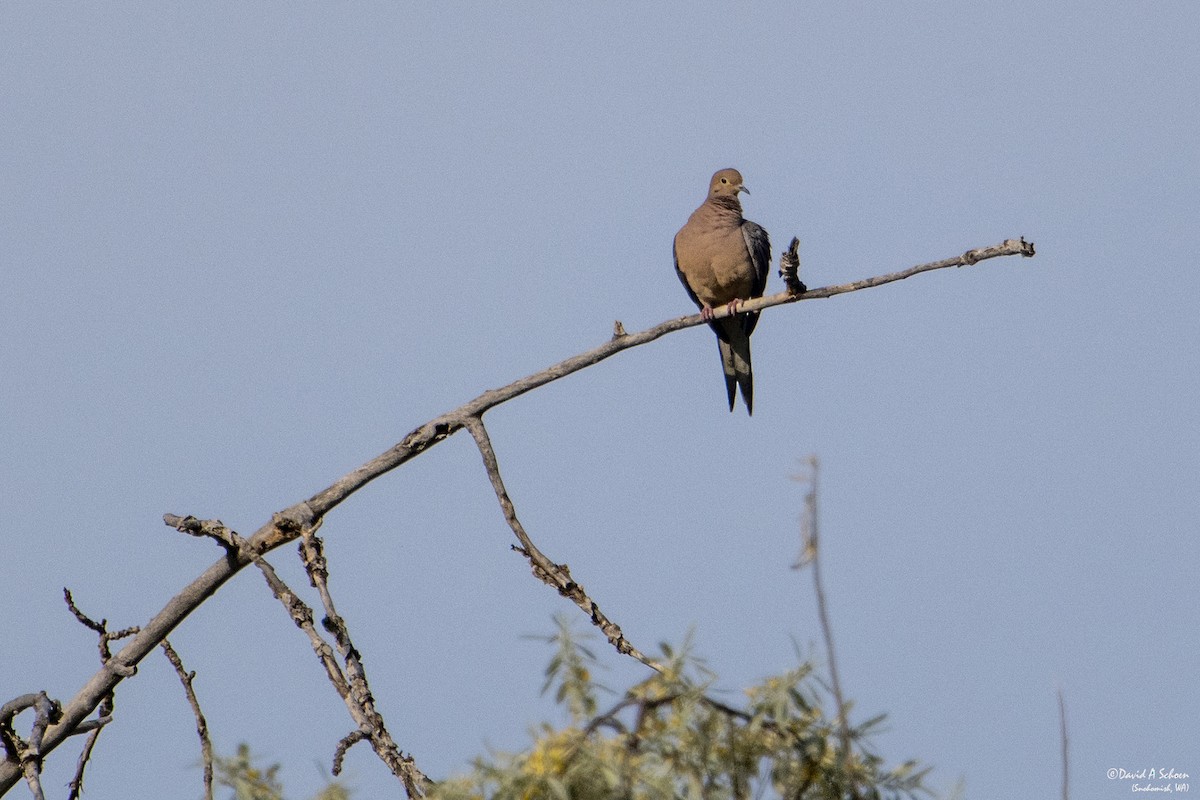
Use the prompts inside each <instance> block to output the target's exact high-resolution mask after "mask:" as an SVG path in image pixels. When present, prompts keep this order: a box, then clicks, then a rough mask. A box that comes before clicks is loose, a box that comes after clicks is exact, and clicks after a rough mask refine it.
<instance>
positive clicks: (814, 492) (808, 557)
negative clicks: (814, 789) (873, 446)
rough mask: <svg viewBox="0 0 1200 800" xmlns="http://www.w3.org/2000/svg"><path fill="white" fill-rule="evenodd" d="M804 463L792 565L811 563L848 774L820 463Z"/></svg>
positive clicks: (848, 743) (842, 758)
mask: <svg viewBox="0 0 1200 800" xmlns="http://www.w3.org/2000/svg"><path fill="white" fill-rule="evenodd" d="M808 466H809V469H810V470H811V471H810V472H809V474H808V476H807V482H808V493H807V494H806V495H805V497H804V518H803V520H802V522H801V529H802V536H803V545H802V552H801V555H800V559H799V560H798V561H797V563H796V564H795V565H794V567H796V568H799V567H802V566H804V565H806V564H811V565H812V573H813V588H814V590H815V592H816V595H817V618H818V619H819V621H820V623H821V636H822V638H824V639H825V652H826V654H827V658H828V661H829V683H830V688H831V689H832V690H833V699H834V702H835V703H837V709H838V736H839V738H840V739H841V747H840V748H839V753H838V766H839V767H840V769H841V772H842V774H848V773H847V771H846V764H847V762H848V761H849V758H850V747H851V738H850V723H849V721H848V720H847V713H846V701H845V698H844V696H843V695H842V682H841V680H840V679H839V678H838V668H837V653H836V651H835V649H834V646H833V625H832V624H831V623H830V621H829V603H828V602H827V601H826V599H825V585H824V584H823V583H822V582H821V536H820V514H819V513H818V510H817V501H818V496H819V495H818V489H819V485H818V484H819V477H820V470H821V462H820V460H819V459H818V458H817V456H815V455H810V456H809V457H808ZM851 791H852V794H853V795H854V796H857V794H858V789H857V787H851Z"/></svg>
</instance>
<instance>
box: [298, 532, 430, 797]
mask: <svg viewBox="0 0 1200 800" xmlns="http://www.w3.org/2000/svg"><path fill="white" fill-rule="evenodd" d="M300 558H301V560H302V561H303V562H304V569H305V570H306V571H307V572H308V579H309V581H310V582H311V584H312V586H313V588H315V589H316V590H317V593H318V594H319V595H320V596H321V604H322V605H323V606H324V607H325V617H324V619H322V620H321V624H322V626H323V627H324V628H325V630H327V631H329V632H330V633H331V634H332V635H333V637H334V641H335V642H336V643H337V648H338V653H339V654H340V655H341V657H342V663H344V664H345V666H346V676H347V683H348V685H349V692H348V693H347V694H344V695H342V698H343V699H344V700H345V702H346V706H347V708H349V709H350V715H351V716H352V717H353V718H354V721H355V722H356V723H357V724H358V730H357V731H353V732H351V733H350V735H349V736H347V737H345V738H343V739H342V741H341V742H339V743H338V746H337V748H336V749H335V750H334V768H333V774H334V775H338V774H339V773H340V772H341V766H342V759H343V758H344V757H345V754H346V750H348V749H349V748H350V746H351V745H353V744H354V742H356V741H359V739H360V738H366V739H368V740H369V741H370V742H371V748H372V749H373V750H374V751H375V754H376V755H377V756H379V759H380V760H381V761H383V763H384V764H386V765H387V767H388V769H389V770H391V772H392V774H393V775H395V776H396V777H397V778H399V779H400V781H401V782H402V783H403V784H404V790H405V792H407V794H408V796H409V797H410V798H414V797H422V796H424V794H425V788H426V787H427V786H428V785H429V784H430V783H431V781H430V780H429V778H428V777H427V776H426V775H425V774H424V773H423V772H421V770H419V769H418V768H417V764H416V762H415V761H414V760H413V758H412V756H406V755H405V754H404V753H403V752H402V751H401V750H400V748H399V747H398V746H397V745H396V741H395V740H394V739H393V738H392V735H391V733H389V732H388V729H387V726H386V725H385V724H384V721H383V715H382V714H380V713H379V710H378V708H376V706H375V697H374V695H372V694H371V687H370V684H368V682H367V672H366V669H364V668H363V664H362V658H361V657H360V655H359V652H358V649H357V648H356V647H355V646H354V643H353V642H352V641H351V639H350V631H349V629H348V628H347V627H346V621H345V620H344V619H342V616H341V615H340V614H338V613H337V609H336V608H335V607H334V604H333V595H332V594H330V592H329V566H328V564H327V563H326V561H325V544H324V542H323V541H321V537H319V536H317V534H316V531H315V530H306V531H304V533H303V535H302V536H301V538H300ZM356 734H357V736H356Z"/></svg>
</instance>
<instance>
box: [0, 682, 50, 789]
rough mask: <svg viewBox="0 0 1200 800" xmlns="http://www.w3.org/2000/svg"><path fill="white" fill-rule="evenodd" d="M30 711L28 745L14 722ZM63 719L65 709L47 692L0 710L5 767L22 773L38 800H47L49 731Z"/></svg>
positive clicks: (22, 698) (13, 701) (24, 696)
mask: <svg viewBox="0 0 1200 800" xmlns="http://www.w3.org/2000/svg"><path fill="white" fill-rule="evenodd" d="M30 708H32V709H33V710H34V719H33V727H32V728H31V730H30V732H29V741H28V742H26V741H24V740H23V739H21V737H20V736H18V735H17V733H16V731H15V730H14V728H13V718H14V717H15V716H16V715H17V714H20V713H21V712H22V711H25V710H27V709H30ZM61 718H62V705H61V704H60V703H59V702H58V701H57V700H51V699H50V696H49V695H48V694H46V693H45V692H32V693H30V694H23V695H21V696H20V697H17V698H15V699H13V700H10V701H9V702H7V703H5V704H4V705H3V706H0V739H3V742H4V749H5V752H6V754H7V757H8V761H7V762H6V763H8V764H11V765H13V766H14V767H15V768H16V769H18V770H19V771H20V775H21V776H23V777H24V778H25V782H26V783H28V784H29V791H30V793H32V794H33V796H34V798H35V800H44V797H45V795H44V794H43V793H42V778H41V776H42V760H43V759H44V758H45V755H46V752H47V751H46V750H45V749H44V745H43V743H44V741H45V735H46V730H47V729H49V728H50V726H51V725H54V724H56V723H57V722H58V721H59V720H60V719H61Z"/></svg>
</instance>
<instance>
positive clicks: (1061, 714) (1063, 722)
mask: <svg viewBox="0 0 1200 800" xmlns="http://www.w3.org/2000/svg"><path fill="white" fill-rule="evenodd" d="M1058 725H1059V733H1060V735H1061V737H1062V800H1070V798H1071V793H1070V792H1069V791H1068V781H1067V779H1068V777H1069V773H1070V769H1069V766H1070V764H1069V758H1068V755H1069V753H1068V749H1067V704H1066V702H1065V701H1064V700H1063V693H1062V689H1059V690H1058Z"/></svg>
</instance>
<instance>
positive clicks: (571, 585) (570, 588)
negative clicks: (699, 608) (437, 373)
mask: <svg viewBox="0 0 1200 800" xmlns="http://www.w3.org/2000/svg"><path fill="white" fill-rule="evenodd" d="M466 426H467V430H468V431H470V433H471V436H473V437H474V438H475V444H477V445H478V446H479V453H480V455H482V456H483V466H484V468H485V469H486V470H487V473H488V478H490V479H491V482H492V489H493V490H494V491H495V492H496V499H497V500H498V501H500V510H501V511H503V512H504V519H505V520H506V521H507V522H508V526H509V527H510V528H512V531H513V533H514V534H516V536H517V539H518V540H520V542H521V544H520V546H517V545H513V549H514V550H516V551H517V552H518V553H520V554H521V555H523V556H525V557H526V558H527V559H529V564H530V566H531V567H532V568H533V574H534V576H535V577H537V578H538V580H540V581H542V582H543V583H545V584H547V585H548V586H550V587H552V588H554V589H555V590H557V591H558V593H559V594H561V595H562V596H563V597H565V598H567V599H568V600H570V601H571V602H573V603H574V604H575V605H577V606H579V607H580V608H581V609H582V610H583V613H585V614H587V615H588V618H589V619H591V621H592V624H593V625H595V626H596V627H597V628H599V629H600V632H601V633H603V634H604V636H605V638H606V639H608V641H609V642H610V643H611V644H612V646H613V647H615V648H616V649H617V652H618V653H623V654H625V655H628V656H632V657H633V658H635V659H637V660H638V661H640V662H642V663H643V664H645V665H646V666H647V667H650V668H651V669H653V670H655V671H657V672H662V671H663V667H662V665H660V664H659V663H658V662H657V661H655V660H654V659H652V658H648V657H647V656H645V655H643V654H642V652H641V651H640V650H638V649H637V648H636V647H634V646H633V645H632V644H630V642H629V640H628V639H626V638H625V635H624V634H623V633H621V627H620V626H619V625H617V623H615V622H613V621H612V620H610V619H609V618H608V617H606V616H605V615H604V612H602V611H601V610H600V606H599V605H597V604H596V601H595V600H593V599H592V598H590V597H588V595H587V592H586V591H584V589H583V587H582V586H580V585H579V584H578V583H576V582H575V580H574V579H573V578H572V577H571V571H570V569H569V568H568V567H567V565H566V564H556V563H554V562H553V561H551V560H550V559H549V558H547V557H546V555H545V554H544V553H542V551H541V550H539V549H538V548H537V546H536V545H534V543H533V540H532V539H530V538H529V534H528V533H526V532H525V527H524V526H523V525H521V521H520V520H519V519H517V510H516V507H514V506H513V502H512V499H511V498H509V496H508V491H507V490H506V489H505V488H504V480H503V479H502V478H501V477H500V465H499V464H498V463H497V461H496V452H495V450H493V449H492V441H491V438H490V437H489V436H488V433H487V428H485V427H484V425H483V418H482V417H469V418H468V419H467V422H466Z"/></svg>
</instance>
